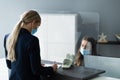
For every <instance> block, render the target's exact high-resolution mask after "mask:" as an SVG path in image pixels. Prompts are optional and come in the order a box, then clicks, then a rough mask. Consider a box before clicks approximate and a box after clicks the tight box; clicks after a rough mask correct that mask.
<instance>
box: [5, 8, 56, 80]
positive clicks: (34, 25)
mask: <svg viewBox="0 0 120 80" xmlns="http://www.w3.org/2000/svg"><path fill="white" fill-rule="evenodd" d="M40 24H41V17H40V15H39V14H38V12H37V11H35V10H29V11H26V12H24V13H23V14H22V15H21V17H20V20H19V22H18V23H17V24H16V26H15V28H14V29H13V30H12V32H11V33H10V34H9V35H6V36H5V38H4V48H5V54H6V62H7V66H8V68H9V69H11V73H10V77H9V80H41V79H40V75H43V76H45V75H52V74H54V72H55V71H56V70H57V64H53V66H50V67H43V66H42V65H41V58H40V47H39V40H38V38H37V37H36V36H34V35H33V34H34V33H35V32H37V29H38V27H39V26H40Z"/></svg>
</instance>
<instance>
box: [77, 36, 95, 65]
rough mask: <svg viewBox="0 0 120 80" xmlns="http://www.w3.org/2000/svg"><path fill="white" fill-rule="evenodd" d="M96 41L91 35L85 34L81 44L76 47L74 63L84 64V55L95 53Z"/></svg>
mask: <svg viewBox="0 0 120 80" xmlns="http://www.w3.org/2000/svg"><path fill="white" fill-rule="evenodd" d="M96 50H97V49H96V41H95V39H94V38H93V37H89V36H85V37H83V39H82V41H81V45H80V47H79V49H78V52H77V54H76V58H75V65H77V66H81V65H84V61H83V60H84V59H83V58H84V55H97V52H96Z"/></svg>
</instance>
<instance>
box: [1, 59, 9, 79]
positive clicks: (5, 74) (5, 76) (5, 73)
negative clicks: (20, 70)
mask: <svg viewBox="0 0 120 80" xmlns="http://www.w3.org/2000/svg"><path fill="white" fill-rule="evenodd" d="M0 80H8V68H7V66H6V62H5V59H4V58H0Z"/></svg>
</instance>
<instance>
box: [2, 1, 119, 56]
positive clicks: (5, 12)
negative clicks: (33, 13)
mask: <svg viewBox="0 0 120 80" xmlns="http://www.w3.org/2000/svg"><path fill="white" fill-rule="evenodd" d="M119 7H120V0H12V1H10V0H1V1H0V45H3V36H4V34H5V33H9V32H10V31H11V30H12V27H13V26H14V25H15V23H16V22H17V20H18V17H19V15H20V14H21V13H22V12H24V11H25V10H28V9H36V10H38V11H39V12H44V11H45V12H46V11H71V12H72V11H73V12H78V11H81V12H88V11H89V12H98V13H99V14H100V33H101V32H104V33H105V34H107V35H108V37H107V38H108V39H109V40H115V37H114V34H115V33H119V30H120V29H119V26H120V22H119V21H120V16H119V14H120V9H119ZM102 47H103V46H102ZM102 47H100V49H101V50H102V51H106V52H107V53H109V54H112V53H110V52H111V51H110V50H108V49H106V47H104V48H102ZM108 47H109V46H107V48H108ZM0 49H1V50H0V56H1V55H4V50H3V47H2V46H0ZM113 49H116V47H114V46H113ZM113 49H112V50H113ZM106 52H105V53H106ZM119 52H120V51H118V52H116V55H118V54H119ZM100 53H101V54H102V52H100ZM112 55H113V54H112Z"/></svg>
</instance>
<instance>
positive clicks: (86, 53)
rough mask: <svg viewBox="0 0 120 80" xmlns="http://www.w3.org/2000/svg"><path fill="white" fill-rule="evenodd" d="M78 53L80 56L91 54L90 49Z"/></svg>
mask: <svg viewBox="0 0 120 80" xmlns="http://www.w3.org/2000/svg"><path fill="white" fill-rule="evenodd" d="M80 52H81V54H82V55H90V54H91V50H90V49H83V48H81V49H80Z"/></svg>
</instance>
